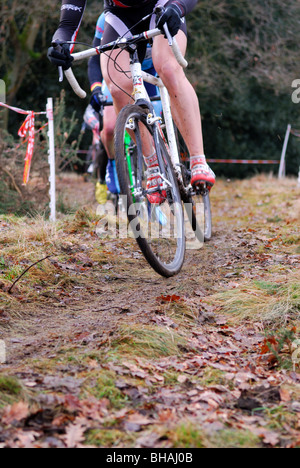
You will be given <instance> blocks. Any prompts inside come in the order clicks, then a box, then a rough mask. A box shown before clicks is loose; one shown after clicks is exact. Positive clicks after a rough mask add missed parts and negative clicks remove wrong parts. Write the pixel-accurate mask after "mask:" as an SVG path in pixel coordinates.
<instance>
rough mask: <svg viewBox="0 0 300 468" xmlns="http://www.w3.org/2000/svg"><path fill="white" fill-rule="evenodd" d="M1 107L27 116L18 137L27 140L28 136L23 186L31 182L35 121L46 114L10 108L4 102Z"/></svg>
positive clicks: (0, 104) (0, 103)
mask: <svg viewBox="0 0 300 468" xmlns="http://www.w3.org/2000/svg"><path fill="white" fill-rule="evenodd" d="M0 106H1V107H6V108H7V109H10V110H12V111H13V112H17V113H18V114H23V115H27V117H26V119H25V120H24V122H23V123H22V125H21V127H20V128H19V131H18V135H19V137H21V138H25V137H26V135H27V134H28V144H27V150H26V156H25V167H24V174H23V184H24V185H26V184H27V182H28V180H29V174H30V167H31V161H32V156H33V150H34V135H35V131H34V121H35V115H45V114H46V112H34V111H25V110H23V109H19V108H18V107H12V106H8V105H7V104H4V103H3V102H0Z"/></svg>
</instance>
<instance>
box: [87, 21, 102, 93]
mask: <svg viewBox="0 0 300 468" xmlns="http://www.w3.org/2000/svg"><path fill="white" fill-rule="evenodd" d="M104 24H105V15H104V13H102V15H100V16H99V18H98V21H97V24H96V30H95V36H94V40H93V46H94V47H98V46H99V45H100V44H101V39H102V36H103V31H104ZM88 77H89V82H90V87H91V91H92V92H94V91H95V90H96V91H97V92H101V87H102V80H103V75H102V71H101V66H100V59H99V55H94V56H93V57H91V58H90V60H89V62H88Z"/></svg>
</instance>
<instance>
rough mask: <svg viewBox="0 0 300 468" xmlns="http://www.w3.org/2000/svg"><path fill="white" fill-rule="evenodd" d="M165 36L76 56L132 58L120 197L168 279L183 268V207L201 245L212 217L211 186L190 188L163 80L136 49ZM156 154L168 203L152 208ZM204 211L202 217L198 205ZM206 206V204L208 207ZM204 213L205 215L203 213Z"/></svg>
mask: <svg viewBox="0 0 300 468" xmlns="http://www.w3.org/2000/svg"><path fill="white" fill-rule="evenodd" d="M165 33H166V34H167V37H168V40H169V44H170V45H171V46H172V49H173V52H174V55H175V57H176V59H177V61H178V63H179V64H180V65H181V66H183V67H186V66H187V62H186V61H185V59H184V58H183V57H182V55H181V52H180V50H179V48H178V46H177V43H176V40H175V38H174V39H173V38H171V37H170V35H169V34H168V30H167V28H166V29H165ZM160 34H162V33H161V31H160V30H159V29H153V30H149V31H145V32H143V33H141V34H137V35H135V36H133V37H131V38H124V37H122V38H119V39H117V40H116V41H113V42H111V43H109V44H106V45H103V46H99V47H97V48H92V49H88V50H85V51H83V52H78V53H74V54H72V56H73V58H74V62H77V61H79V60H83V59H85V58H89V57H91V56H92V55H96V54H100V53H106V52H109V51H111V50H113V49H115V48H120V49H123V50H127V51H128V52H129V55H130V63H131V76H132V82H133V98H134V101H135V103H134V104H128V105H127V106H125V107H124V108H123V109H122V110H121V112H120V113H119V115H118V118H117V122H116V128H115V140H114V144H115V155H116V167H117V173H118V178H119V183H120V188H121V195H123V196H125V198H126V203H125V204H126V212H127V218H128V221H129V225H130V227H131V230H132V232H133V236H134V238H135V239H136V241H137V243H138V245H139V247H140V249H141V251H142V253H143V254H144V257H145V258H146V260H147V261H148V263H149V264H150V265H151V266H152V268H153V269H154V270H155V271H156V272H157V273H159V274H160V275H162V276H164V277H171V276H173V275H176V274H177V273H179V271H180V270H181V268H182V265H183V262H184V258H185V249H186V239H185V226H184V211H183V204H184V207H185V209H186V213H187V216H188V219H189V222H190V224H191V226H192V230H193V232H194V233H195V236H196V238H197V239H198V241H199V242H201V244H202V242H203V241H204V240H209V238H210V236H211V211H210V203H209V191H208V189H207V187H206V186H202V187H200V188H199V189H197V190H195V189H194V188H193V187H192V186H191V184H190V179H191V176H190V171H189V168H188V167H187V164H186V162H185V163H184V162H183V161H181V160H180V148H179V139H180V136H179V134H178V132H177V130H176V128H175V127H174V124H173V119H172V114H171V109H170V100H169V95H168V91H167V89H166V88H165V86H164V84H163V83H162V81H161V79H160V78H159V77H154V76H152V75H149V74H147V73H145V72H143V71H142V69H141V63H140V61H139V58H138V53H137V47H136V46H137V44H138V43H139V42H140V41H149V40H151V39H152V38H154V37H156V36H158V35H160ZM65 75H66V77H67V79H68V81H69V83H70V85H71V87H72V88H73V90H74V92H75V93H76V94H77V95H78V96H79V97H81V98H84V97H85V96H86V93H85V92H84V91H83V90H82V89H81V87H80V85H79V84H78V82H77V80H76V78H75V76H74V74H73V71H72V69H71V68H69V69H68V70H66V71H65ZM144 81H148V82H149V83H151V84H153V85H155V86H157V87H158V88H159V90H160V98H161V101H162V107H163V114H164V122H165V130H163V128H162V119H161V118H160V117H159V116H156V114H155V111H154V107H153V104H152V103H151V100H150V99H149V97H148V95H147V92H146V90H145V87H144ZM127 133H129V134H130V136H131V139H132V140H133V141H134V145H132V147H131V149H130V150H129V148H130V145H128V143H126V134H127ZM153 150H154V151H156V154H157V159H158V164H159V172H160V174H159V175H160V176H161V178H162V181H163V184H162V187H161V188H160V189H159V190H160V192H161V194H162V195H163V202H162V203H160V205H159V206H157V205H151V204H150V203H149V201H148V198H147V196H148V195H151V194H152V193H156V192H157V191H158V189H157V187H156V188H153V189H151V188H147V186H146V182H147V167H146V165H145V161H144V155H148V154H150V152H151V151H153ZM200 199H201V202H202V203H201V205H202V206H203V205H204V210H201V209H200V214H199V213H197V208H199V205H200V204H199V201H200ZM203 202H204V203H203ZM201 212H202V213H201Z"/></svg>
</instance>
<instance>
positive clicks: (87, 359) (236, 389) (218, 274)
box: [0, 176, 300, 448]
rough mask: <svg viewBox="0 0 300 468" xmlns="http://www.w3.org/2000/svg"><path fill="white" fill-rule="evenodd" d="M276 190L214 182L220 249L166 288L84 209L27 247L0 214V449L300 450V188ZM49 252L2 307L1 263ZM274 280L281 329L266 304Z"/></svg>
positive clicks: (215, 246)
mask: <svg viewBox="0 0 300 468" xmlns="http://www.w3.org/2000/svg"><path fill="white" fill-rule="evenodd" d="M282 184H283V186H282V187H279V186H278V184H274V181H273V180H272V179H268V178H266V177H263V176H261V177H256V178H254V179H253V180H252V181H251V184H249V181H241V182H235V183H234V184H230V183H229V182H219V184H217V186H216V188H215V191H214V193H212V205H213V211H214V236H213V239H212V241H211V242H210V243H208V244H206V245H205V246H204V248H203V249H201V250H200V251H192V252H188V253H187V256H186V262H185V265H184V267H183V270H182V271H181V272H180V274H179V275H178V276H177V277H175V278H172V279H168V280H166V279H162V278H160V277H158V276H157V275H156V274H155V273H154V272H153V271H152V270H151V268H149V267H148V266H147V264H146V262H145V261H144V260H143V258H142V257H141V256H140V255H138V254H139V251H138V249H137V247H136V245H135V243H134V242H133V241H132V240H131V239H128V240H115V239H106V240H105V241H104V240H103V241H102V240H101V239H100V240H99V239H98V238H97V236H94V235H91V224H93V221H92V220H91V216H92V215H91V211H90V210H89V211H88V213H89V219H88V220H86V221H85V219H84V213H83V212H81V213H80V217H79V218H80V219H79V218H77V219H78V224H77V225H76V217H75V219H74V220H73V221H72V226H71V228H70V226H68V225H67V221H64V220H63V221H61V223H60V225H59V227H57V229H58V230H59V231H57V232H56V233H53V229H52V231H51V236H52V237H51V236H50V234H49V236H48V237H46V239H45V241H44V244H43V243H40V244H39V246H38V248H37V246H36V244H34V246H33V245H32V246H31V244H30V242H34V241H29V243H28V245H27V246H26V249H25V247H24V246H23V247H22V246H21V247H22V248H21V247H20V243H19V246H17V245H16V240H15V239H16V237H14V228H15V224H14V223H15V221H14V222H10V220H9V218H6V219H5V221H4V220H2V219H1V217H0V227H1V226H3V229H2V230H0V233H1V235H2V236H3V237H1V238H0V241H1V242H2V247H3V259H2V261H1V265H2V266H1V268H2V272H1V276H0V284H1V285H3V287H2V286H1V288H0V299H1V303H0V327H1V328H0V332H1V334H0V338H1V339H3V340H4V341H5V343H6V347H7V360H6V363H5V364H3V365H1V368H0V416H1V423H0V425H1V437H0V446H1V447H17V448H21V447H41V448H47V447H68V448H74V447H84V446H85V447H89V446H97V447H175V446H176V447H178V446H180V447H185V448H186V447H193V446H199V444H202V445H201V446H206V447H248V446H255V447H262V446H265V447H297V446H299V445H300V438H299V428H300V407H299V404H298V402H299V399H300V390H299V385H300V368H299V366H298V365H296V366H295V365H294V367H293V365H292V364H293V363H292V357H291V353H292V347H291V342H292V341H291V340H296V339H297V338H298V336H299V312H300V308H299V305H297V304H299V302H297V294H299V290H298V289H297V282H295V278H296V277H297V271H298V270H299V263H300V255H299V250H298V249H299V245H298V244H297V242H298V241H297V236H296V235H294V233H295V232H297V230H299V224H300V223H299V219H300V216H298V214H297V212H296V211H297V209H298V205H297V199H298V198H299V194H300V192H299V189H297V188H293V189H289V190H287V188H288V187H290V185H292V186H293V187H295V182H294V181H290V180H288V179H287V180H285V181H284V182H283V183H282ZM293 184H294V185H293ZM287 193H289V199H288V200H287V198H286V194H287ZM236 195H238V196H236ZM271 195H272V196H271ZM263 197H265V198H266V197H269V198H270V202H269V203H268V205H265V204H261V203H260V200H261V199H263ZM294 202H295V203H294ZM287 203H289V205H288V206H287ZM275 212H276V215H277V216H279V217H280V219H282V220H284V221H283V222H282V223H281V224H278V223H277V222H275V221H276V219H277V218H276V217H275V216H274V213H275ZM273 219H274V220H275V221H274V222H273V221H272V220H273ZM22 229H23V230H24V229H26V223H24V224H23V225H22V221H20V223H19V224H18V233H20V232H22ZM30 230H31V231H30V239H32V237H33V232H34V226H33V225H31V227H30ZM10 232H11V233H12V235H11V236H9V233H10ZM18 235H19V234H18ZM24 237H26V234H24ZM27 237H28V236H27ZM9 239H10V240H9ZM50 245H51V254H53V256H52V257H51V261H48V263H47V264H46V263H44V264H41V265H39V266H36V267H34V268H32V269H31V270H30V271H29V272H28V274H27V275H26V277H25V276H24V277H23V278H22V280H20V281H19V284H18V288H15V290H14V292H13V294H11V295H10V297H9V296H8V294H7V292H6V291H7V287H9V285H10V284H11V283H10V281H13V278H11V279H9V276H8V271H7V268H6V265H8V264H9V263H10V265H11V266H12V267H14V266H16V265H17V263H20V261H22V260H24V262H23V265H24V269H25V267H26V266H27V267H28V265H29V264H33V263H34V261H35V260H36V259H38V258H42V257H43V255H44V254H48V253H49V246H50ZM31 248H32V251H31V250H30V249H31ZM41 254H42V255H41ZM1 255H2V254H1ZM25 257H26V258H25ZM1 258H2V257H1ZM25 260H26V261H25ZM141 265H142V269H141ZM203 265H204V267H203ZM209 265H210V266H209ZM208 266H209V267H208ZM18 272H19V270H18ZM19 274H20V272H19ZM281 284H290V287H289V288H288V292H287V294H289V297H287V299H286V306H285V309H284V311H283V312H284V314H285V316H284V322H282V321H281V319H282V317H281V319H280V317H278V316H276V315H274V314H273V315H272V316H271V315H270V314H269V315H267V314H266V310H267V309H266V308H265V309H264V310H261V312H262V313H261V314H260V313H259V307H258V304H259V301H263V304H268V303H269V302H270V301H271V300H273V299H274V298H275V299H276V294H277V291H278V288H277V285H281ZM280 291H281V296H282V295H283V294H285V291H286V289H282V288H281V289H280ZM280 299H282V297H281V298H280ZM278 300H279V297H278ZM261 303H262V302H261ZM287 304H291V306H290V307H288V306H287ZM58 306H59V307H58ZM297 311H298V312H297ZM254 312H255V313H254ZM282 323H284V324H285V326H286V327H287V328H288V330H289V331H290V334H289V335H288V336H287V335H284V334H282V333H281V332H279V331H280V330H279V329H280V327H281V326H282ZM282 337H284V338H282ZM294 364H295V363H294ZM12 378H14V379H17V382H18V385H17V386H16V385H13V382H12V380H11V379H12ZM199 429H200V431H199ZM187 434H188V435H187ZM195 434H196V435H195Z"/></svg>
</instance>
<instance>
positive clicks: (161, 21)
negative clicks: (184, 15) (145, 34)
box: [157, 5, 181, 37]
mask: <svg viewBox="0 0 300 468" xmlns="http://www.w3.org/2000/svg"><path fill="white" fill-rule="evenodd" d="M180 23H181V16H180V13H179V10H178V8H177V7H176V6H175V5H170V6H168V7H167V8H166V9H165V11H164V12H163V14H162V15H161V16H160V18H158V20H157V27H158V28H159V29H160V30H161V32H162V33H165V31H164V25H165V24H166V25H167V26H168V29H169V32H170V34H171V36H172V37H174V36H176V34H177V33H178V31H179V29H180V25H181V24H180Z"/></svg>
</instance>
